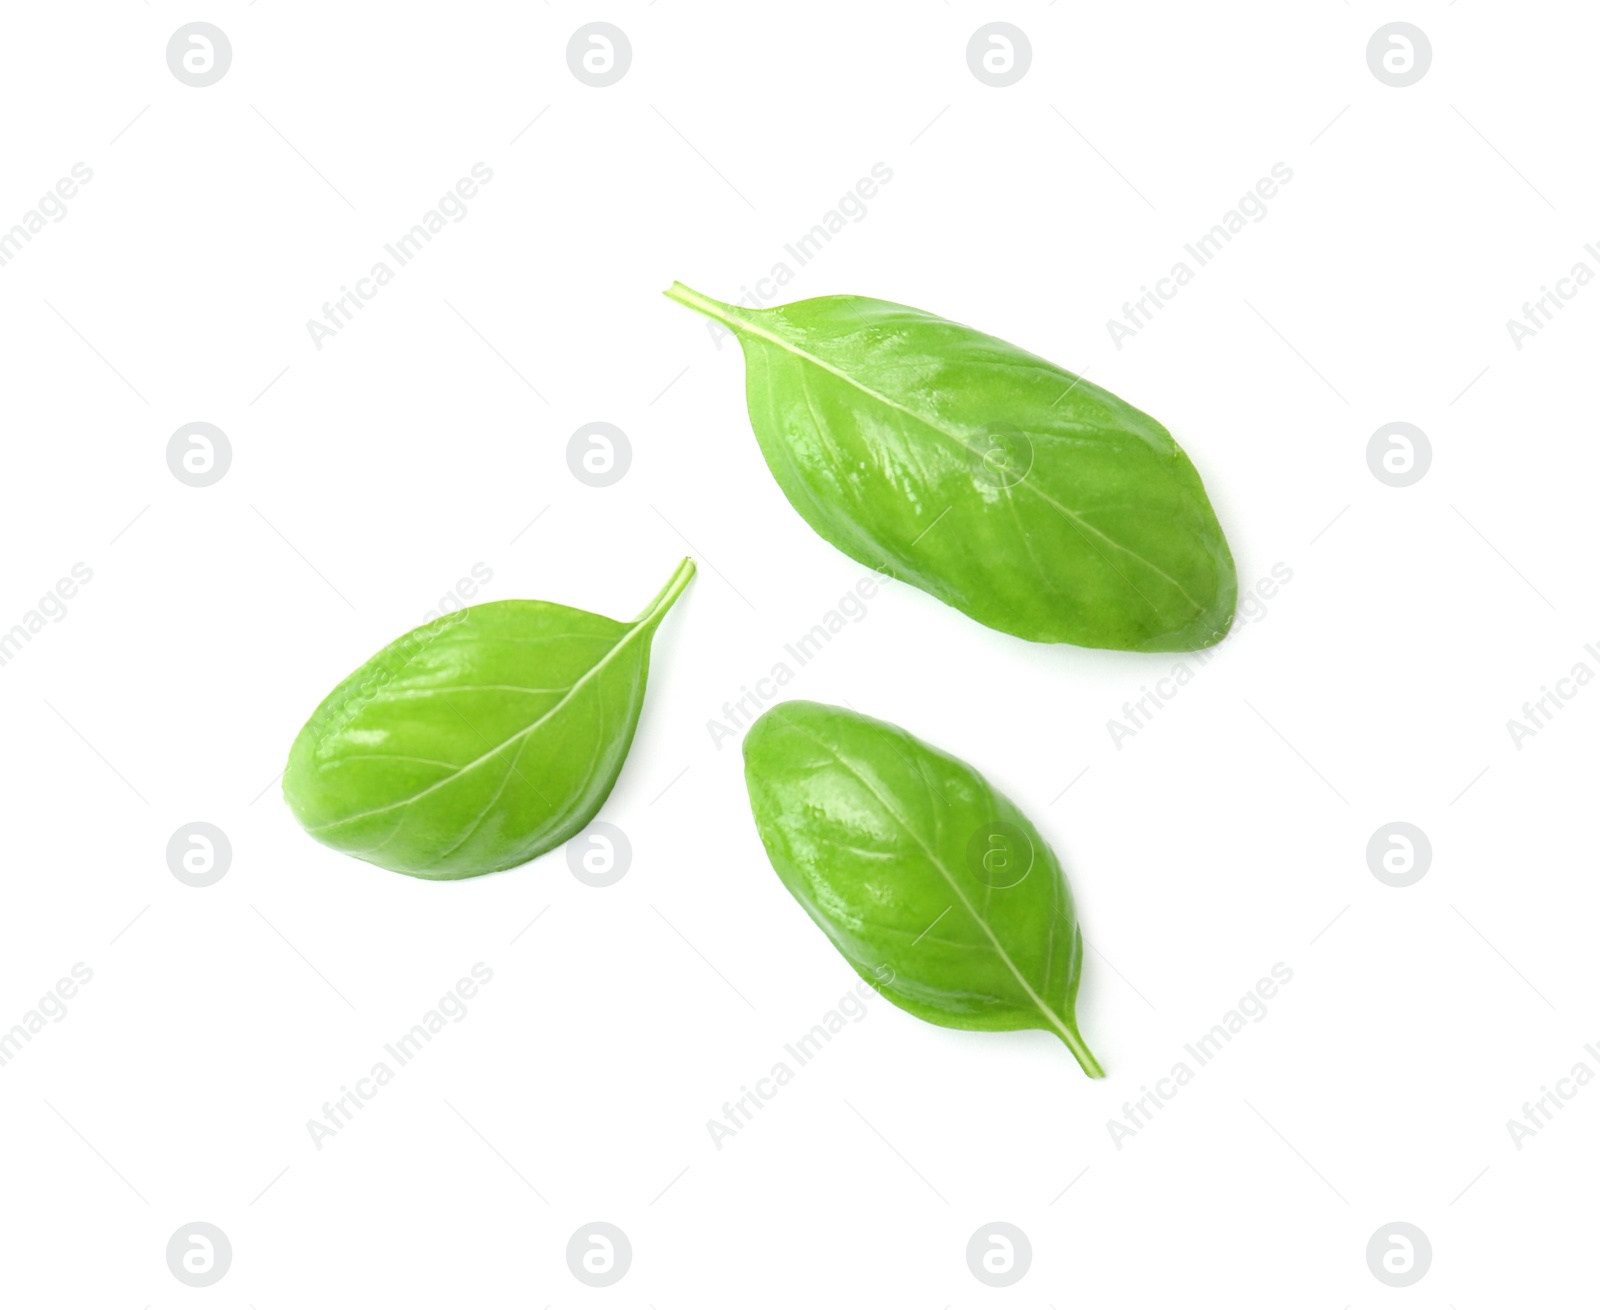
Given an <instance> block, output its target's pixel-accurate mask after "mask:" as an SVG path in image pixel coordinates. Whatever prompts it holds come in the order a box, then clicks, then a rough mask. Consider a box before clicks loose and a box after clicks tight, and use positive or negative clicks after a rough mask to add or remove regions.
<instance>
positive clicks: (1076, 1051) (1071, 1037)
mask: <svg viewBox="0 0 1600 1310" xmlns="http://www.w3.org/2000/svg"><path fill="white" fill-rule="evenodd" d="M1061 1040H1062V1041H1063V1042H1065V1043H1066V1044H1067V1049H1068V1050H1069V1051H1071V1052H1072V1054H1073V1057H1074V1058H1075V1059H1076V1060H1077V1061H1078V1064H1079V1066H1080V1067H1081V1068H1082V1069H1083V1071H1084V1073H1086V1074H1088V1075H1089V1077H1091V1078H1104V1077H1105V1076H1106V1071H1105V1070H1104V1069H1102V1068H1101V1067H1100V1061H1098V1060H1097V1059H1095V1058H1094V1052H1093V1051H1091V1050H1090V1049H1089V1044H1088V1043H1087V1042H1085V1041H1084V1040H1083V1038H1082V1037H1080V1036H1079V1035H1078V1030H1077V1029H1076V1028H1071V1027H1069V1028H1067V1029H1066V1031H1064V1032H1063V1033H1062V1034H1061Z"/></svg>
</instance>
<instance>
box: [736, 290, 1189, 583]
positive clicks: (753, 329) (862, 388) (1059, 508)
mask: <svg viewBox="0 0 1600 1310" xmlns="http://www.w3.org/2000/svg"><path fill="white" fill-rule="evenodd" d="M731 322H732V323H733V324H735V325H737V327H738V328H740V329H743V330H745V331H747V332H749V333H750V334H751V335H752V336H756V337H760V338H761V339H762V340H763V341H767V342H770V343H771V344H772V345H774V346H777V347H778V349H780V350H783V351H785V352H787V353H788V354H791V355H793V356H795V358H797V359H803V360H805V361H806V362H808V363H810V364H814V365H815V366H816V367H817V368H820V369H821V370H822V371H823V372H825V373H831V374H832V375H833V376H834V377H836V378H838V379H839V380H840V381H841V382H844V383H846V384H848V385H849V386H852V387H854V388H855V389H856V390H857V391H859V392H861V394H862V395H864V396H870V397H872V399H874V400H876V401H877V402H878V403H879V404H881V405H883V406H885V407H886V408H888V409H892V410H895V411H897V412H898V413H901V414H904V415H906V416H907V417H908V418H913V419H915V420H916V421H917V422H918V423H920V424H922V425H923V426H924V427H925V428H927V429H928V430H929V431H930V432H933V433H936V434H937V435H939V436H941V437H944V438H945V439H946V440H948V441H953V442H954V443H955V444H956V445H957V446H959V447H960V448H961V449H962V450H964V451H965V452H966V453H967V454H968V455H974V454H976V453H977V452H976V451H974V449H973V448H972V446H970V445H969V444H968V443H967V442H966V441H965V440H963V439H962V437H961V435H960V434H959V433H957V432H953V431H951V430H950V429H949V428H946V427H944V426H942V425H941V424H939V423H937V422H935V421H934V420H933V419H931V418H929V417H928V416H927V415H926V414H921V413H918V412H917V411H916V410H914V409H911V408H910V407H908V406H906V405H902V404H901V403H900V402H899V401H897V400H893V399H891V398H890V397H888V396H886V395H884V394H883V393H882V392H881V391H877V390H874V389H873V388H872V387H869V386H867V384H866V383H864V382H862V381H860V380H858V379H857V378H854V377H851V376H850V374H848V373H846V372H844V371H843V370H842V369H839V368H836V367H834V366H833V365H832V364H830V363H828V362H827V361H826V360H824V359H821V358H819V357H818V356H816V355H813V354H811V352H810V351H806V350H802V349H800V347H799V346H797V345H795V343H794V342H792V341H790V340H788V339H787V338H786V337H781V336H778V335H776V334H775V333H772V332H767V331H764V330H763V329H761V328H760V327H758V326H757V325H756V324H754V323H752V322H751V321H750V320H748V319H744V318H738V319H732V320H731ZM1013 485H1015V486H1021V487H1025V488H1027V489H1028V490H1029V491H1031V492H1032V493H1033V494H1034V495H1035V496H1037V497H1038V498H1039V499H1040V500H1042V501H1044V503H1045V504H1047V505H1049V506H1050V507H1051V508H1052V509H1054V510H1055V511H1056V512H1057V513H1058V514H1060V515H1062V516H1063V517H1064V518H1066V519H1068V520H1070V521H1071V522H1072V523H1073V525H1074V526H1076V527H1078V528H1080V529H1081V530H1086V531H1088V532H1092V533H1093V534H1094V535H1095V536H1097V537H1099V538H1100V540H1101V541H1103V542H1105V543H1106V544H1107V545H1108V546H1110V547H1111V548H1112V549H1114V550H1120V551H1121V552H1122V553H1123V554H1125V555H1127V556H1128V557H1129V558H1130V559H1134V560H1137V561H1138V562H1139V563H1140V564H1142V565H1144V567H1145V568H1147V569H1149V570H1150V571H1151V572H1152V573H1154V574H1155V575H1156V576H1157V577H1159V578H1161V579H1163V580H1164V581H1166V582H1167V583H1168V584H1170V585H1171V586H1172V588H1173V589H1174V590H1175V591H1177V593H1178V594H1179V595H1180V596H1182V597H1183V598H1184V599H1185V600H1186V601H1188V602H1189V603H1190V604H1191V605H1193V606H1194V607H1195V609H1196V610H1197V611H1200V610H1203V609H1204V608H1205V606H1203V605H1201V604H1200V602H1199V601H1197V600H1196V599H1195V598H1194V597H1193V596H1191V595H1190V594H1189V593H1188V591H1187V590H1186V589H1185V588H1184V586H1183V584H1182V583H1181V582H1179V581H1178V580H1177V579H1176V578H1174V577H1173V576H1172V575H1171V574H1169V573H1168V572H1167V571H1166V570H1165V569H1163V568H1161V567H1160V565H1158V564H1156V563H1154V562H1153V561H1152V560H1148V559H1146V558H1145V557H1144V556H1143V555H1141V554H1140V553H1139V552H1138V551H1136V550H1134V549H1133V548H1132V547H1131V546H1125V545H1123V543H1122V542H1120V541H1118V540H1117V539H1116V538H1114V537H1111V536H1108V535H1107V534H1106V533H1105V532H1102V531H1101V530H1100V529H1099V528H1097V527H1095V526H1094V524H1092V523H1090V522H1089V521H1088V520H1087V519H1086V518H1084V517H1083V516H1082V515H1081V514H1079V513H1078V512H1077V511H1076V510H1074V509H1072V508H1071V507H1070V506H1067V505H1063V504H1062V503H1061V502H1060V501H1058V500H1056V498H1055V497H1054V496H1051V495H1050V494H1049V493H1048V492H1046V491H1045V490H1044V489H1043V488H1042V487H1040V486H1038V485H1037V484H1036V483H1033V482H1029V481H1028V480H1027V479H1026V478H1024V479H1023V480H1022V481H1021V482H1019V483H1016V484H1011V485H1006V486H1004V487H1002V488H1001V490H1003V491H1004V492H1005V494H1006V499H1007V500H1010V499H1011V492H1012V486H1013ZM1129 585H1130V586H1132V583H1131V582H1130V583H1129ZM1134 590H1135V591H1138V588H1137V587H1134ZM1141 595H1142V593H1141Z"/></svg>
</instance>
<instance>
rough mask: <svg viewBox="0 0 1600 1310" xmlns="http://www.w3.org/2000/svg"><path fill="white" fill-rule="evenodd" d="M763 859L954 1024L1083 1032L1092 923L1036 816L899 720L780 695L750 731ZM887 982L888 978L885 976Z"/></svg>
mask: <svg viewBox="0 0 1600 1310" xmlns="http://www.w3.org/2000/svg"><path fill="white" fill-rule="evenodd" d="M744 776H745V785H746V787H747V788H748V789H749V792H750V809H751V812H752V813H753V814H754V815H755V820H756V827H757V828H758V829H759V830H760V833H761V842H762V845H763V846H765V847H766V851H767V858H768V859H769V860H771V861H772V867H773V868H774V869H776V870H777V872H778V877H779V878H781V879H782V880H783V885H784V886H785V887H787V888H788V889H789V892H790V894H791V895H792V896H793V897H794V898H795V899H796V900H797V901H799V902H800V904H801V905H802V906H804V907H805V911H806V913H807V914H809V915H810V916H811V917H812V919H813V920H814V921H815V922H816V924H817V926H818V927H819V928H821V929H822V931H823V932H825V933H827V935H828V937H829V938H830V939H831V940H832V942H833V944H834V945H835V946H836V947H838V949H839V953H840V954H841V955H843V956H844V958H845V959H846V960H848V961H849V962H850V964H851V966H852V967H853V968H854V969H855V970H856V972H857V973H859V974H860V975H861V976H862V977H863V978H865V979H866V980H867V981H868V982H870V983H871V984H872V985H873V986H874V987H877V988H878V990H879V991H881V992H882V993H883V994H884V995H885V996H887V997H888V998H889V999H890V1000H891V1001H893V1002H894V1003H895V1004H896V1005H898V1006H899V1007H900V1008H901V1009H903V1010H909V1011H910V1012H911V1013H912V1014H914V1015H916V1016H917V1017H918V1018H919V1019H926V1020H927V1021H928V1022H929V1023H937V1024H943V1025H944V1026H945V1027H947V1028H981V1029H984V1030H987V1031H990V1032H1000V1031H1010V1030H1012V1029H1016V1028H1042V1029H1044V1030H1046V1031H1047V1032H1053V1033H1054V1034H1055V1035H1056V1036H1057V1037H1059V1038H1061V1040H1062V1041H1063V1042H1065V1043H1066V1044H1067V1048H1068V1049H1069V1050H1070V1051H1071V1052H1072V1054H1073V1055H1074V1056H1076V1057H1077V1060H1078V1063H1079V1064H1080V1065H1082V1066H1083V1071H1084V1072H1085V1073H1087V1074H1088V1075H1089V1076H1090V1077H1091V1078H1099V1077H1101V1076H1102V1075H1103V1073H1104V1071H1103V1070H1102V1069H1101V1068H1100V1064H1099V1061H1097V1060H1096V1059H1095V1057H1094V1055H1093V1054H1092V1053H1091V1052H1090V1050H1089V1048H1088V1046H1087V1045H1086V1044H1085V1043H1084V1040H1083V1038H1082V1037H1081V1036H1080V1035H1079V1033H1078V1023H1077V1019H1076V1017H1075V1014H1074V1006H1075V1004H1076V1001H1077V996H1078V977H1079V974H1080V973H1081V971H1082V968H1083V935H1082V933H1080V932H1079V930H1078V916H1077V911H1076V910H1075V909H1074V908H1073V904H1072V893H1071V891H1070V890H1068V888H1067V882H1066V879H1065V878H1064V877H1063V876H1062V873H1061V866H1060V865H1059V864H1058V863H1057V862H1056V857H1055V854H1054V853H1053V852H1052V851H1051V850H1050V847H1049V846H1048V845H1047V844H1046V842H1045V840H1044V838H1042V837H1041V836H1040V835H1039V832H1038V830H1037V829H1036V828H1035V827H1034V826H1033V824H1031V823H1030V822H1028V818H1027V816H1026V815H1025V814H1023V813H1022V811H1020V810H1019V809H1017V807H1016V806H1015V805H1013V804H1012V803H1011V802H1010V801H1009V800H1007V799H1006V798H1005V797H1004V796H1002V795H1001V794H1000V793H999V792H998V791H996V790H995V789H994V788H993V787H991V786H990V785H989V783H988V782H987V781H985V780H984V778H983V775H982V774H980V773H978V771H977V770H976V769H974V768H972V767H971V766H970V765H968V764H964V763H963V762H962V761H960V760H958V759H956V758H955V757H954V756H952V755H946V754H945V753H944V752H943V751H941V750H936V749H935V748H934V747H932V746H929V745H927V744H926V743H925V742H921V741H918V740H917V738H915V737H913V736H912V735H911V734H910V733H909V732H906V731H905V730H904V729H902V728H897V727H895V726H894V725H893V724H891V723H882V722H879V721H878V720H877V719H869V718H867V717H866V716H865V715H862V714H855V713H853V712H851V711H850V710H842V709H839V708H837V707H836V706H832V705H818V704H815V703H814V702H811V701H785V702H783V703H782V704H780V705H775V706H773V707H772V708H771V709H770V710H768V711H767V712H766V713H765V714H763V715H762V716H761V717H760V718H759V719H757V720H756V721H755V723H754V724H753V725H752V726H751V728H750V731H749V732H748V733H747V734H746V736H745V739H744ZM886 980H887V981H886Z"/></svg>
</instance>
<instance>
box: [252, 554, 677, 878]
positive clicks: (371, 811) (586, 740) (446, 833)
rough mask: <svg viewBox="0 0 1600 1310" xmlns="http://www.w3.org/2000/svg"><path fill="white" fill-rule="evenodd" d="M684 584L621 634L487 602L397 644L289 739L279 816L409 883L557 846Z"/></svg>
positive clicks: (609, 782)
mask: <svg viewBox="0 0 1600 1310" xmlns="http://www.w3.org/2000/svg"><path fill="white" fill-rule="evenodd" d="M693 576H694V563H693V562H692V561H691V560H687V559H686V560H684V561H683V563H682V564H680V565H679V566H678V569H677V571H676V572H675V573H674V574H673V575H672V577H671V578H670V579H669V580H668V582H667V585H666V586H665V587H664V588H662V590H661V593H660V594H659V595H658V596H657V597H656V598H655V600H653V601H652V602H651V603H650V606H649V608H647V609H646V610H645V612H644V613H643V614H641V615H640V616H639V617H638V618H637V619H635V620H634V621H633V622H632V623H619V622H618V621H617V620H615V619H608V618H605V617H603V616H601V615H599V614H590V613H587V612H586V611H584V610H577V609H569V608H568V607H567V606H565V605H553V604H550V603H548V602H546V601H540V600H502V601H494V602H491V603H490V604H487V605H473V606H471V607H469V608H467V609H463V610H458V611H456V612H455V613H453V614H447V615H445V616H444V617H443V618H438V619H435V620H434V621H433V622H431V623H428V624H424V625H423V626H422V627H420V628H417V629H416V630H415V631H413V632H409V633H407V634H406V635H405V636H404V637H401V638H400V639H399V640H398V641H396V642H393V643H392V644H390V645H388V646H385V647H384V648H383V649H382V650H381V651H379V652H378V653H377V654H376V655H374V656H373V657H372V658H371V659H370V660H368V661H367V662H366V663H365V664H363V665H362V666H361V667H360V668H359V669H357V670H356V671H355V672H354V673H352V674H351V675H350V676H349V677H348V678H346V679H345V680H344V681H343V682H341V683H340V684H339V685H338V686H337V687H335V688H334V689H333V691H332V692H331V693H330V694H329V696H328V698H327V699H326V700H324V701H323V702H322V704H321V705H319V706H318V707H317V710H316V713H314V714H313V715H312V716H311V718H310V719H309V720H308V721H307V723H306V725H305V727H303V728H302V729H301V730H300V735H299V736H298V737H296V738H295V742H294V746H293V747H292V748H291V749H290V751H289V765H288V768H287V769H286V770H285V771H284V775H283V794H284V798H285V799H286V800H287V801H288V803H289V808H290V809H291V810H292V811H293V812H294V816H295V818H296V819H298V820H299V821H300V824H301V826H302V827H304V828H305V830H306V831H307V832H308V833H310V834H311V835H312V836H313V837H315V838H316V839H317V840H318V841H319V842H322V843H323V844H324V845H327V846H332V847H333V848H334V849H335V850H339V851H344V852H345V853H346V854H348V855H354V856H356V857H357V858H359V859H363V860H367V861H370V862H371V863H373V864H378V865H382V866H383V867H384V868H385V869H393V870H394V871H395V872H396V873H407V874H411V875H412V876H414V877H418V878H471V877H474V876H476V875H477V874H480V873H492V872H494V871H496V870H498V869H509V868H511V867H512V866H514V865H518V864H522V863H525V862H526V861H528V860H531V859H533V857H534V856H536V855H540V854H542V853H544V852H545V851H547V850H550V849H551V848H552V847H554V846H559V845H560V844H561V843H562V842H564V841H566V840H567V839H568V838H569V837H571V836H573V834H575V833H577V832H578V831H579V830H581V829H582V828H583V827H584V825H585V824H587V823H588V822H589V820H590V819H592V818H593V817H594V816H595V814H596V813H597V812H598V811H599V809H600V806H601V805H602V804H603V803H604V801H605V799H606V797H607V796H608V795H609V794H610V792H611V788H612V786H613V784H615V782H616V780H617V774H618V773H620V772H621V770H622V762H623V760H624V759H626V758H627V754H628V747H629V745H630V744H631V743H632V741H633V731H634V728H635V727H636V726H637V724H638V722H639V707H640V706H641V704H643V702H644V688H645V676H646V674H647V672H648V670H649V666H650V641H651V638H652V637H653V636H654V635H655V630H656V626H657V625H658V624H659V623H660V622H661V620H662V618H663V617H664V616H665V615H666V613H667V611H668V610H669V609H670V608H671V607H672V603H673V602H674V601H675V600H677V598H678V596H679V594H680V593H681V592H682V591H683V589H684V587H686V586H687V585H688V583H689V579H690V578H692V577H693Z"/></svg>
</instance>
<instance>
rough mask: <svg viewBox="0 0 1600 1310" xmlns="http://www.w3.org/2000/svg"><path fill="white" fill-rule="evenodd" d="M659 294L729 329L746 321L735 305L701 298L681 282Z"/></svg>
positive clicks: (707, 297)
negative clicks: (723, 324)
mask: <svg viewBox="0 0 1600 1310" xmlns="http://www.w3.org/2000/svg"><path fill="white" fill-rule="evenodd" d="M661 294H662V295H664V296H665V297H666V298H667V299H668V300H676V301H677V302H678V303H679V304H680V305H687V306H688V307H689V308H690V309H693V310H696V311H698V312H699V313H702V314H704V315H705V316H706V317H707V318H714V319H716V320H717V322H719V323H726V324H727V325H728V326H729V327H732V326H733V325H734V324H736V323H744V322H745V321H746V320H745V318H744V315H743V313H742V312H741V311H740V309H739V307H738V306H737V305H726V304H724V303H723V302H722V301H720V300H713V299H712V298H711V297H710V296H702V295H701V294H700V293H699V292H698V291H695V290H694V289H693V288H691V287H686V286H684V285H683V283H682V282H674V283H673V284H672V285H671V286H670V287H668V288H667V289H666V290H665V291H663V292H662V293H661Z"/></svg>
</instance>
